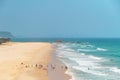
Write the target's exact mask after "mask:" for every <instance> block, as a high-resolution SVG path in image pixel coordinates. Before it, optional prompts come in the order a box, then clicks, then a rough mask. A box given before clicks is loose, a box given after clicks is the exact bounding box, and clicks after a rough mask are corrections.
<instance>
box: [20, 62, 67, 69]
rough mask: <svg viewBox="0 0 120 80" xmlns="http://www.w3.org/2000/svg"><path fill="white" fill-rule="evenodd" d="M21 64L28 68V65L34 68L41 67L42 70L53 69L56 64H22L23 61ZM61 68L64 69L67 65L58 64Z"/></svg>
mask: <svg viewBox="0 0 120 80" xmlns="http://www.w3.org/2000/svg"><path fill="white" fill-rule="evenodd" d="M21 65H24V67H25V68H30V67H34V68H38V69H42V70H46V71H48V69H51V70H55V69H56V68H57V67H58V66H57V65H56V64H49V65H46V66H45V65H42V64H34V65H28V64H27V65H26V64H24V63H23V62H22V63H21ZM60 68H61V69H64V70H67V69H68V67H67V66H65V65H64V66H63V65H61V66H60Z"/></svg>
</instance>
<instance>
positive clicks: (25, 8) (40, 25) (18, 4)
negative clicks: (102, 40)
mask: <svg viewBox="0 0 120 80" xmlns="http://www.w3.org/2000/svg"><path fill="white" fill-rule="evenodd" d="M0 31H10V32H11V33H13V35H15V36H26V37H120V0H0Z"/></svg>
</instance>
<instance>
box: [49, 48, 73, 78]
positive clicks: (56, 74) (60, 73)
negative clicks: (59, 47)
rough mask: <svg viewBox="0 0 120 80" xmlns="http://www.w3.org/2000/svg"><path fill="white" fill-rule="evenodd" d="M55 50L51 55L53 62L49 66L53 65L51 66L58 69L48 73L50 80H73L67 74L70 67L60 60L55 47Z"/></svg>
mask: <svg viewBox="0 0 120 80" xmlns="http://www.w3.org/2000/svg"><path fill="white" fill-rule="evenodd" d="M53 48H54V50H53V53H52V54H51V62H50V63H49V65H51V64H52V65H54V66H55V68H56V69H55V70H54V71H51V72H48V76H49V78H50V80H70V79H72V76H71V75H69V74H66V72H67V71H68V67H67V66H66V65H65V64H64V63H63V62H62V61H60V60H59V59H60V58H59V57H58V56H57V54H56V53H55V47H53ZM66 68H67V69H66ZM51 73H52V74H51Z"/></svg>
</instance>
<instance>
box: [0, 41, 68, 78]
mask: <svg viewBox="0 0 120 80" xmlns="http://www.w3.org/2000/svg"><path fill="white" fill-rule="evenodd" d="M52 53H53V47H52V44H50V43H40V42H24V43H23V42H9V43H6V44H2V45H0V80H56V79H57V78H59V79H60V80H61V79H62V80H67V76H66V75H64V73H65V69H61V68H57V67H56V69H54V70H53V71H51V69H52V68H51V67H50V66H51V65H53V64H56V65H57V66H60V65H62V64H61V63H59V62H57V60H55V58H54V57H52ZM53 58H54V59H53ZM55 76H56V77H57V78H56V77H55ZM57 80H58V79H57Z"/></svg>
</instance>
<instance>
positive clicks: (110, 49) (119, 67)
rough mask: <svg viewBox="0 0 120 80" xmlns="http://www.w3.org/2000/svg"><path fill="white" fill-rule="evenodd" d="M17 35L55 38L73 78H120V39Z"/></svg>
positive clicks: (56, 48) (54, 42) (59, 54)
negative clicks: (59, 38) (59, 39)
mask: <svg viewBox="0 0 120 80" xmlns="http://www.w3.org/2000/svg"><path fill="white" fill-rule="evenodd" d="M56 40H57V38H42V39H41V38H16V39H12V41H16V42H17V41H18V42H19V41H21V42H29V41H30V42H51V43H52V44H53V45H54V46H56V47H55V53H56V54H57V56H58V57H59V59H60V60H61V61H62V62H63V63H64V64H66V65H67V66H68V67H69V70H68V71H67V72H66V74H69V75H71V76H72V79H71V80H120V39H112V38H108V39H105V38H96V39H95V38H79V39H78V38H76V39H73V38H61V40H63V42H62V43H56Z"/></svg>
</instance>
